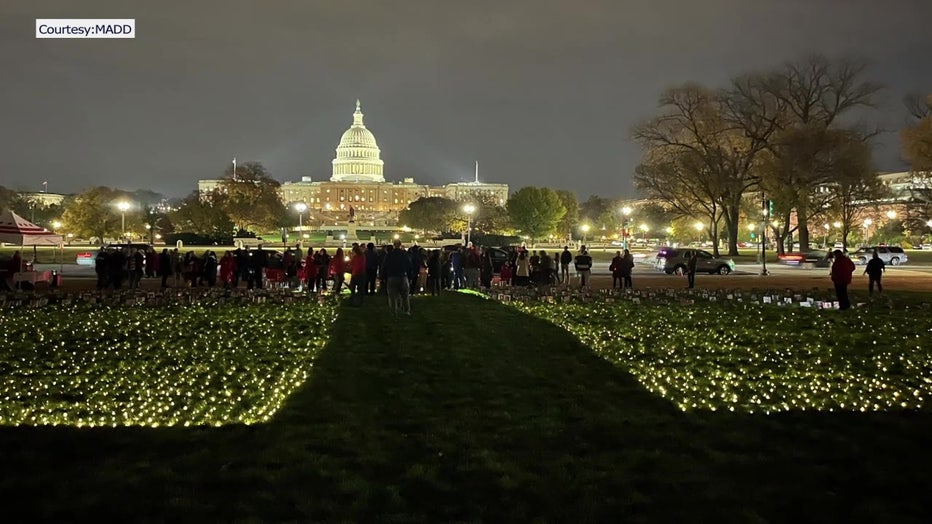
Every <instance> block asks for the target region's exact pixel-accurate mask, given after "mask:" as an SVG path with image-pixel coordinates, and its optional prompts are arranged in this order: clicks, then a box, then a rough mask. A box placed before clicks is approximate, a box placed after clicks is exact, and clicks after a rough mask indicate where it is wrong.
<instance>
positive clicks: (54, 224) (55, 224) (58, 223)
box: [52, 220, 61, 231]
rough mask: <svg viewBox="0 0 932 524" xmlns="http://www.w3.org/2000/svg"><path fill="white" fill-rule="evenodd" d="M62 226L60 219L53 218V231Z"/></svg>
mask: <svg viewBox="0 0 932 524" xmlns="http://www.w3.org/2000/svg"><path fill="white" fill-rule="evenodd" d="M60 227H61V222H59V221H58V220H53V221H52V231H55V230H56V229H58V228H60Z"/></svg>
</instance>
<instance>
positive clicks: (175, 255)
mask: <svg viewBox="0 0 932 524" xmlns="http://www.w3.org/2000/svg"><path fill="white" fill-rule="evenodd" d="M171 257H172V273H171V274H172V279H173V281H174V282H173V283H172V286H173V287H181V284H182V283H184V263H183V260H182V258H181V251H178V248H177V247H176V248H175V249H173V250H172V252H171Z"/></svg>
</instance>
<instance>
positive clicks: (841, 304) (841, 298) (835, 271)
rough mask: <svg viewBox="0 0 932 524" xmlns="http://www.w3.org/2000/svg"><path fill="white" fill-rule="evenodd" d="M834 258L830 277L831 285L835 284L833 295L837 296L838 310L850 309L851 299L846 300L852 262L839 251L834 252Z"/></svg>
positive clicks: (852, 270) (852, 271)
mask: <svg viewBox="0 0 932 524" xmlns="http://www.w3.org/2000/svg"><path fill="white" fill-rule="evenodd" d="M834 258H835V260H834V261H833V262H832V270H831V275H832V283H833V284H835V294H836V295H837V296H838V308H839V309H850V308H851V299H849V298H848V285H850V284H851V274H852V273H854V269H855V267H854V262H852V261H851V259H850V258H848V257H846V256H845V254H844V253H842V251H841V250H840V249H836V250H835V257H834Z"/></svg>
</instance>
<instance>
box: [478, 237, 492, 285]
mask: <svg viewBox="0 0 932 524" xmlns="http://www.w3.org/2000/svg"><path fill="white" fill-rule="evenodd" d="M480 266H481V267H480V268H479V269H480V279H479V280H480V281H481V282H480V284H481V286H482V287H483V289H490V288H491V287H492V277H493V274H494V273H495V266H494V265H493V264H492V250H491V249H490V248H488V247H484V248H482V255H481V264H480Z"/></svg>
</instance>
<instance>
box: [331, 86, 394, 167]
mask: <svg viewBox="0 0 932 524" xmlns="http://www.w3.org/2000/svg"><path fill="white" fill-rule="evenodd" d="M383 165H384V162H382V159H381V158H379V146H378V144H376V142H375V137H374V136H373V135H372V132H371V131H369V130H368V129H366V126H365V125H364V124H363V123H362V110H361V109H360V106H359V100H357V101H356V112H355V113H353V125H352V126H350V128H349V129H347V130H346V132H345V133H343V136H342V137H341V138H340V145H338V146H337V157H336V158H334V159H333V176H331V177H330V180H331V181H333V182H385V177H384V176H382V166H383Z"/></svg>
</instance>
